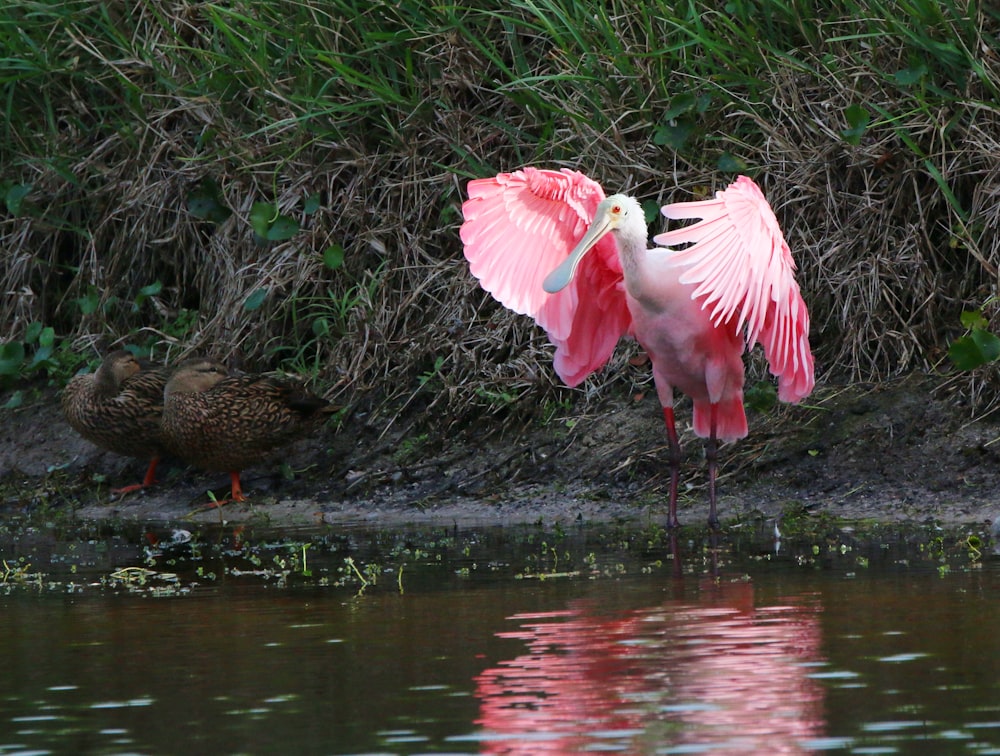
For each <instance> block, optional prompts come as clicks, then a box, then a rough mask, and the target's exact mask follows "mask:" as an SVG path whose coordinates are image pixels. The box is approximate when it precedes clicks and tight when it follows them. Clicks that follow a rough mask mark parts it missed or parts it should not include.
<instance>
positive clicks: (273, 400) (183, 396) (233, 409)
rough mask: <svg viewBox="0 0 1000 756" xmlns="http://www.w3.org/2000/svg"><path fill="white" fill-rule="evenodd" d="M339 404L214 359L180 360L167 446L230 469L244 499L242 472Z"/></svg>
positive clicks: (207, 465)
mask: <svg viewBox="0 0 1000 756" xmlns="http://www.w3.org/2000/svg"><path fill="white" fill-rule="evenodd" d="M336 409H337V408H336V407H333V406H331V405H330V403H329V402H327V401H326V400H325V399H322V398H320V397H318V396H316V395H314V394H311V393H309V392H308V391H306V390H305V389H303V388H302V387H301V386H299V385H298V384H295V383H292V382H289V381H284V380H279V379H277V378H271V377H268V376H263V375H235V376H229V375H228V371H227V370H226V368H225V366H224V365H222V364H221V363H218V362H216V361H214V360H205V359H193V360H187V361H186V362H183V363H181V364H180V365H179V366H178V367H177V370H176V371H175V372H174V373H173V375H172V376H171V377H170V380H169V381H168V382H167V384H166V388H165V389H164V392H163V420H162V424H161V428H162V430H163V437H164V440H165V442H166V445H167V448H168V449H169V450H170V451H171V452H173V453H174V454H176V455H177V456H179V457H181V458H182V459H184V460H185V461H187V462H189V463H190V464H193V465H195V466H197V467H201V468H203V469H205V470H214V471H219V472H228V473H229V477H230V480H231V482H232V498H233V500H234V501H244V500H245V498H246V497H245V496H244V495H243V488H242V486H241V485H240V471H241V470H243V468H245V467H248V466H249V465H253V464H256V463H257V462H259V461H260V460H262V459H263V458H264V457H265V456H267V454H268V452H270V451H272V450H274V449H277V448H278V447H280V446H284V445H285V444H287V443H290V442H291V441H294V440H295V439H296V438H299V437H300V436H304V435H306V433H308V432H309V431H310V430H311V428H312V427H313V425H315V424H316V422H317V421H318V420H319V419H320V418H322V417H324V416H326V415H328V414H329V413H331V412H334V411H335V410H336Z"/></svg>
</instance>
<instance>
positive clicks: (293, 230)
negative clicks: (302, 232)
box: [264, 215, 299, 241]
mask: <svg viewBox="0 0 1000 756" xmlns="http://www.w3.org/2000/svg"><path fill="white" fill-rule="evenodd" d="M298 232H299V222H298V221H297V220H295V219H294V218H289V217H288V216H287V215H279V216H278V217H277V218H275V219H274V222H273V223H272V224H271V227H270V228H269V229H268V230H267V235H266V236H265V237H264V238H265V239H267V240H268V241H285V240H286V239H291V238H292V237H293V236H295V234H297V233H298Z"/></svg>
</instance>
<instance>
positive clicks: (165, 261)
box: [0, 0, 1000, 412]
mask: <svg viewBox="0 0 1000 756" xmlns="http://www.w3.org/2000/svg"><path fill="white" fill-rule="evenodd" d="M998 35H1000V12H998V11H997V10H995V9H994V6H993V5H992V4H989V3H985V2H981V3H976V2H968V3H966V2H957V1H951V2H949V1H945V2H929V1H925V0H904V1H903V2H891V3H890V2H887V1H883V0H851V1H849V2H848V3H847V4H846V5H840V6H838V7H837V8H836V9H835V10H834V9H832V8H831V7H830V4H829V3H820V2H812V1H811V0H765V1H764V2H750V1H749V0H730V2H727V3H725V4H724V5H719V4H718V3H708V2H695V1H692V2H687V3H666V2H662V1H657V0H647V1H646V2H641V3H638V4H636V3H625V2H618V1H613V2H609V3H603V4H598V5H596V6H595V5H594V4H587V3H579V2H575V1H574V0H511V1H509V2H502V3H501V2H486V3H480V4H479V5H478V6H477V7H476V8H468V7H465V6H463V5H460V4H441V3H430V2H425V1H424V0H409V1H406V2H401V3H391V4H389V3H385V4H379V3H370V2H360V1H358V0H329V1H327V0H324V2H320V1H319V0H300V1H298V2H295V1H292V0H271V1H260V0H255V1H254V2H249V1H245V2H227V3H218V2H205V3H199V4H186V5H177V4H176V3H170V2H164V1H163V0H151V1H150V2H145V3H135V4H108V3H93V2H90V0H69V1H67V2H62V3H50V2H26V1H24V0H11V2H7V3H4V4H3V7H2V8H0V50H3V53H2V57H0V108H2V113H3V119H2V123H0V197H2V198H3V205H0V210H3V211H5V212H3V214H2V215H0V248H2V249H3V250H4V259H3V261H2V262H0V284H2V291H3V292H4V297H3V300H2V302H0V321H2V322H5V323H10V324H12V328H11V329H9V333H10V339H11V340H12V341H13V342H17V343H28V338H27V336H26V334H28V329H29V328H35V329H37V328H39V327H42V328H46V329H52V331H51V333H52V334H53V337H54V340H55V341H54V343H56V344H58V345H62V344H65V345H66V347H67V348H71V349H74V350H76V351H78V352H81V353H83V354H85V355H86V357H87V358H91V357H92V356H93V355H94V354H95V353H96V352H98V351H102V350H105V349H108V348H110V347H111V346H113V345H116V344H118V343H136V344H142V345H143V346H144V347H146V348H150V349H153V350H154V351H157V353H159V354H161V355H163V356H170V357H176V356H179V355H180V354H183V353H186V352H187V351H191V350H197V351H202V352H209V353H212V354H214V355H217V356H221V357H237V358H238V359H239V360H240V361H241V362H242V363H243V364H248V365H253V366H255V367H259V368H269V367H295V368H296V369H299V370H306V371H308V372H311V373H313V374H314V375H315V377H317V378H318V379H320V380H322V381H325V382H327V383H328V384H334V383H336V384H337V385H338V386H342V387H343V388H342V389H338V391H341V390H342V391H357V390H364V391H369V392H371V393H372V395H373V396H374V397H377V399H373V400H372V401H373V403H376V404H378V403H380V402H383V401H386V400H391V399H397V400H404V399H406V398H407V397H412V396H413V395H414V393H415V392H416V391H417V390H418V389H419V388H420V386H421V383H420V381H421V376H422V375H424V374H425V373H426V371H427V369H428V367H427V366H428V365H435V366H437V367H436V368H435V374H436V375H440V377H441V380H440V381H439V382H440V383H441V398H440V400H435V401H440V402H442V403H443V404H444V406H447V407H448V408H449V409H450V410H452V411H460V410H461V411H464V410H468V411H472V412H476V411H494V410H495V409H496V406H497V402H496V396H497V392H498V391H502V392H503V397H504V401H503V402H502V404H504V405H506V404H508V403H509V404H510V406H511V408H512V409H515V410H516V409H517V408H518V407H523V406H529V405H538V404H540V401H539V400H540V398H541V399H542V400H543V401H562V400H561V399H559V398H558V397H559V396H560V395H558V394H556V393H553V392H554V391H555V389H554V384H555V379H554V378H553V375H552V371H551V367H550V362H549V359H550V357H549V355H550V352H549V350H548V349H547V348H546V346H545V343H544V339H543V338H541V337H540V336H539V334H538V332H537V331H535V330H534V329H533V327H532V326H531V324H530V323H528V322H526V321H525V319H523V318H519V317H517V316H514V315H511V314H509V313H506V312H504V311H502V310H501V309H500V308H499V307H498V306H497V305H495V304H494V303H492V302H491V301H490V300H488V299H487V298H485V297H484V295H483V294H482V292H480V291H479V290H478V289H477V288H476V287H475V285H474V284H473V282H472V281H471V280H470V277H469V275H468V271H467V269H466V268H465V266H464V262H463V260H462V257H461V250H460V243H459V240H458V233H457V227H458V224H459V223H460V221H461V217H460V212H459V204H460V201H461V199H462V197H463V190H464V183H465V181H466V180H467V179H469V178H472V177H477V176H483V175H489V174H492V173H495V172H497V171H500V170H508V169H513V168H516V167H519V166H521V165H524V164H528V163H534V164H546V165H567V166H571V167H575V168H578V169H580V170H583V171H585V172H587V173H588V174H590V175H592V176H593V177H594V178H596V179H598V180H599V181H601V182H602V183H603V184H604V186H605V187H606V188H608V189H610V190H615V191H617V190H619V189H625V190H627V191H630V192H632V193H634V194H636V195H637V196H639V197H640V198H641V199H643V200H645V201H646V202H647V203H653V204H662V203H663V202H665V201H668V200H679V199H690V198H691V197H692V196H699V195H702V194H704V193H705V192H708V191H711V190H714V189H717V188H721V187H722V186H723V185H724V184H725V182H727V181H728V180H730V179H731V178H732V177H733V175H734V174H735V173H736V172H738V171H739V172H747V173H749V174H750V175H753V176H754V177H755V178H757V179H758V181H759V182H760V183H761V184H762V186H763V187H764V189H765V192H766V193H767V195H768V197H769V199H770V200H771V202H772V204H773V205H774V206H775V208H776V211H777V213H778V216H779V219H780V221H781V222H782V225H783V228H784V229H785V231H786V236H788V238H789V241H790V243H791V245H792V248H793V251H794V253H795V255H796V258H797V260H798V263H799V267H800V277H801V281H802V285H803V288H804V291H805V295H806V298H807V301H808V302H809V304H810V308H811V312H812V318H813V323H814V330H813V344H814V349H815V351H816V352H817V354H818V355H819V358H820V362H821V363H822V365H823V366H824V372H826V373H835V374H841V375H845V376H848V377H854V378H872V377H878V376H880V375H887V374H890V373H893V372H896V371H900V370H906V369H910V368H914V367H926V366H929V365H931V364H936V362H937V361H936V359H935V357H934V355H935V354H936V353H938V352H939V351H940V349H941V347H942V345H946V344H947V343H948V342H949V340H950V339H952V338H954V337H955V336H958V335H960V333H959V332H956V324H957V323H959V314H960V313H961V312H962V310H963V309H974V308H977V307H980V306H981V305H983V303H984V302H987V300H988V299H989V292H990V287H991V285H993V284H994V283H995V281H996V275H997V267H998V265H1000V221H998V220H997V213H996V205H997V196H996V189H995V187H996V186H997V185H998V184H1000V167H998V165H997V162H996V157H995V156H996V154H998V152H1000V143H998V142H1000V108H998V106H997V105H996V103H997V102H998V101H1000V41H998ZM331 250H340V252H339V253H337V254H334V255H333V256H332V257H331V253H330V251H331ZM331 260H335V261H336V262H335V264H331ZM153 281H155V282H160V284H161V288H160V290H159V291H158V292H157V293H156V294H155V295H154V296H152V297H150V298H149V299H148V301H145V302H144V303H143V304H142V305H141V306H139V307H121V306H118V303H135V302H136V301H137V300H138V298H139V297H140V296H141V292H142V291H143V288H144V287H148V286H149V285H150V282H153ZM994 310H995V305H990V307H987V308H986V311H985V313H984V315H985V317H986V318H987V319H988V318H989V317H991V316H992V315H994V314H995V313H994ZM188 314H190V315H188ZM181 320H183V322H184V323H185V327H184V328H180V327H177V326H176V323H177V322H180V321H181ZM189 320H190V322H189ZM35 324H38V325H35ZM46 333H48V332H46ZM29 335H30V334H29ZM10 349H13V348H10ZM29 351H30V350H29ZM25 359H30V356H29V357H26V358H25ZM615 359H616V361H615V363H614V365H613V368H612V370H610V371H608V372H607V374H606V375H605V377H604V378H597V379H595V380H615V375H616V374H617V373H621V372H627V371H624V370H622V367H623V358H622V357H616V358H615ZM37 367H38V369H39V370H42V371H44V368H45V366H44V365H43V364H41V363H40V364H39V366H37ZM508 397H509V401H508Z"/></svg>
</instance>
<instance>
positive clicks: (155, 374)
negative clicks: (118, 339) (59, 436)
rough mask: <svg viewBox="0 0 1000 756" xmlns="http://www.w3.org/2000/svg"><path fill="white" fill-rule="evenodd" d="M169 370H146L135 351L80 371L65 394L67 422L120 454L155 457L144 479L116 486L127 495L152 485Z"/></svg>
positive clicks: (159, 450) (160, 448) (117, 354)
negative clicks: (87, 371)
mask: <svg viewBox="0 0 1000 756" xmlns="http://www.w3.org/2000/svg"><path fill="white" fill-rule="evenodd" d="M169 372H170V371H169V370H168V369H167V368H157V369H153V370H143V369H142V366H141V365H140V364H139V361H138V360H137V359H136V358H135V356H134V355H132V354H131V353H130V352H126V351H125V350H123V349H120V350H118V351H115V352H111V353H110V354H108V355H107V356H105V358H104V361H103V362H102V363H101V366H100V367H99V368H98V369H97V371H96V372H94V373H86V374H83V375H76V376H74V377H73V378H71V379H70V381H69V383H67V384H66V388H65V389H63V392H62V400H61V402H62V411H63V415H64V416H65V417H66V420H67V422H69V424H70V425H71V426H72V427H73V430H75V431H76V432H77V433H79V434H80V435H81V436H83V437H84V438H85V439H87V440H88V441H90V442H92V443H94V444H97V445H98V446H100V447H103V448H104V449H107V450H108V451H112V452H114V453H115V454H122V455H125V456H126V457H135V458H137V459H143V460H147V459H148V460H149V468H148V469H147V470H146V477H145V478H143V480H142V483H136V484H134V485H131V486H125V487H124V488H116V489H113V490H112V493H116V494H122V493H127V492H129V491H135V490H137V489H140V488H144V487H146V486H149V485H152V484H153V483H154V482H155V475H156V465H157V463H158V462H159V461H160V456H161V454H162V453H163V441H162V437H161V436H160V413H161V411H162V409H163V388H164V386H165V385H166V382H167V378H168V376H169Z"/></svg>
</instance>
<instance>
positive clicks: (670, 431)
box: [663, 407, 681, 528]
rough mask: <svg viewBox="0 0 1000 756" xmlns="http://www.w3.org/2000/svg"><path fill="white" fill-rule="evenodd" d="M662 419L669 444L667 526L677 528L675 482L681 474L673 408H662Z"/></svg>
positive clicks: (678, 524)
mask: <svg viewBox="0 0 1000 756" xmlns="http://www.w3.org/2000/svg"><path fill="white" fill-rule="evenodd" d="M663 420H664V422H665V423H666V424H667V441H668V442H669V444H670V457H669V460H670V508H669V511H668V513H667V527H668V528H679V527H680V526H681V523H680V521H679V520H678V519H677V484H678V482H679V480H680V474H681V442H680V439H678V438H677V427H676V426H675V424H674V408H673V407H664V408H663Z"/></svg>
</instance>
